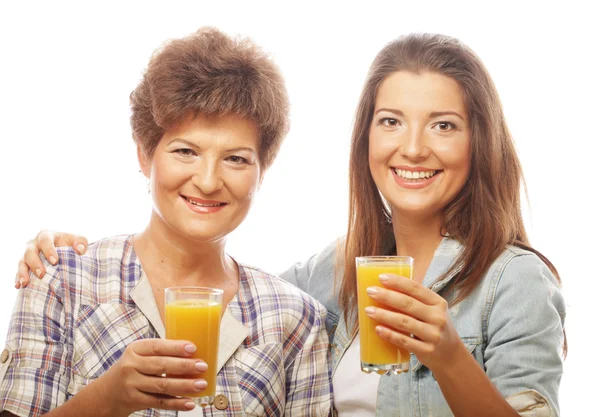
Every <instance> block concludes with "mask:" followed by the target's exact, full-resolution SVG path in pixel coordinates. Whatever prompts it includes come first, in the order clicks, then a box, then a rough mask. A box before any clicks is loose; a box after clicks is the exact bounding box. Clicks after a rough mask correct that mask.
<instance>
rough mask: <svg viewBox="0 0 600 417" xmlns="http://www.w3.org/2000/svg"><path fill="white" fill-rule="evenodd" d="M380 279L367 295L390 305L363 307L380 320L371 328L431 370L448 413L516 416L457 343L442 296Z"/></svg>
mask: <svg viewBox="0 0 600 417" xmlns="http://www.w3.org/2000/svg"><path fill="white" fill-rule="evenodd" d="M380 279H381V282H382V283H383V284H384V285H385V287H386V288H388V289H376V291H374V292H373V291H372V290H371V289H370V290H371V292H370V293H369V295H370V297H372V298H373V299H375V300H377V301H379V302H382V303H384V304H385V305H387V306H389V307H391V308H392V310H387V309H381V308H374V307H368V308H367V314H368V315H369V316H370V317H371V318H373V319H374V320H377V321H378V322H380V323H382V324H383V325H384V326H377V328H376V330H377V332H378V334H379V336H380V337H382V338H383V339H385V340H388V341H390V342H391V343H393V344H395V345H397V346H398V347H401V348H404V349H407V350H409V351H410V352H413V353H414V354H415V355H417V358H419V360H420V361H421V363H423V365H425V366H427V367H428V368H429V369H430V370H431V372H432V373H433V374H434V376H435V378H436V380H437V382H438V385H439V387H440V389H441V391H442V394H443V395H444V398H445V399H446V402H447V403H448V406H449V407H450V409H451V410H452V413H453V415H455V416H456V417H479V416H486V417H518V414H517V413H516V412H515V410H514V409H513V408H512V407H511V406H510V404H509V403H508V402H507V401H506V400H505V399H504V396H503V395H502V394H501V393H500V392H499V391H498V389H497V388H496V387H495V386H494V384H493V383H492V381H491V380H490V378H489V377H488V376H487V375H486V374H485V372H484V371H483V370H482V369H481V367H480V366H479V364H478V363H477V361H476V360H475V358H473V355H471V354H470V353H469V351H468V350H467V349H466V347H465V346H464V344H463V343H462V341H461V339H460V337H459V335H458V333H457V332H456V330H455V329H454V326H453V324H452V321H451V319H450V316H449V313H448V304H447V302H446V300H445V299H444V298H442V297H441V296H440V295H438V294H437V293H435V292H433V291H431V290H430V289H429V288H426V287H424V286H423V285H421V284H420V283H418V282H415V281H412V280H408V279H405V278H402V277H399V276H397V275H382V276H381V278H380ZM411 334H412V335H414V337H411V336H410V335H411Z"/></svg>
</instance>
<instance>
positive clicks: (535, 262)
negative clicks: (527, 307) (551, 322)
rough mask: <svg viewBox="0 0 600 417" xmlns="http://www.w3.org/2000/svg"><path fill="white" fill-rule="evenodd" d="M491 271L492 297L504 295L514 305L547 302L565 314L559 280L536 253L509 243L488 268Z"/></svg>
mask: <svg viewBox="0 0 600 417" xmlns="http://www.w3.org/2000/svg"><path fill="white" fill-rule="evenodd" d="M490 274H491V275H492V277H491V290H492V291H491V294H490V297H491V298H492V301H497V300H498V299H500V298H505V299H507V300H511V304H513V305H516V304H517V303H536V302H549V303H550V304H552V305H554V306H555V308H556V309H558V310H559V312H560V314H561V316H564V310H565V304H564V300H563V297H562V294H561V290H560V282H559V281H558V278H557V277H556V276H555V275H554V274H553V273H552V271H551V270H550V268H549V267H548V265H546V263H545V262H544V261H543V260H542V259H541V258H540V257H539V256H538V255H537V254H535V253H533V252H531V251H529V250H526V249H522V248H518V247H515V246H508V247H507V248H506V249H505V250H504V251H503V252H502V254H501V255H500V256H499V257H498V259H497V260H496V261H495V262H494V265H493V266H492V268H490Z"/></svg>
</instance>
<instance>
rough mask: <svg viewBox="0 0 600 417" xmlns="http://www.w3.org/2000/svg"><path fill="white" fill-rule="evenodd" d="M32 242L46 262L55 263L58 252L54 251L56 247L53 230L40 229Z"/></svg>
mask: <svg viewBox="0 0 600 417" xmlns="http://www.w3.org/2000/svg"><path fill="white" fill-rule="evenodd" d="M34 244H35V246H36V250H37V252H38V253H39V252H42V253H43V254H44V256H45V257H46V259H47V260H48V262H50V263H51V264H52V265H56V262H57V261H58V254H57V253H56V247H55V246H54V232H52V231H50V230H42V231H41V232H39V233H38V234H37V236H36V238H35V242H34Z"/></svg>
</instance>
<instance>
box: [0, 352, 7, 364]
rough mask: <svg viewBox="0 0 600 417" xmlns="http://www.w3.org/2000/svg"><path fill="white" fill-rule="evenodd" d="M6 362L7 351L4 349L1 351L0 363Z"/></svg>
mask: <svg viewBox="0 0 600 417" xmlns="http://www.w3.org/2000/svg"><path fill="white" fill-rule="evenodd" d="M7 360H8V349H4V350H3V351H2V355H0V362H2V363H5V362H6V361H7Z"/></svg>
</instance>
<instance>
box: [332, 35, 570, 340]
mask: <svg viewBox="0 0 600 417" xmlns="http://www.w3.org/2000/svg"><path fill="white" fill-rule="evenodd" d="M397 71H409V72H413V73H416V74H419V73H423V72H433V73H437V74H441V75H444V76H447V77H450V78H452V79H453V80H455V81H456V82H457V83H458V84H459V85H460V86H461V88H462V92H463V96H464V101H465V105H466V108H467V112H468V120H469V121H470V134H471V135H470V136H471V145H470V146H471V170H470V173H469V177H468V179H467V181H466V183H465V186H464V187H463V189H462V190H461V191H460V192H459V194H458V195H457V196H456V197H455V198H454V200H453V201H452V202H451V203H449V204H448V206H447V207H446V209H445V218H444V224H443V230H444V231H445V232H446V233H447V234H448V235H449V236H451V237H452V238H453V239H456V240H458V241H459V242H460V243H462V244H463V245H464V250H463V251H462V253H461V254H460V256H459V257H458V259H457V260H456V264H455V266H459V265H460V266H462V267H461V268H460V269H459V272H458V273H457V275H456V276H455V277H454V279H453V280H452V281H451V283H450V284H449V286H451V288H455V289H456V290H457V297H456V298H455V299H454V300H453V303H458V302H460V301H461V300H463V299H465V298H466V297H467V296H468V295H469V294H470V293H471V292H472V291H473V290H474V289H475V287H476V286H477V284H478V283H479V282H480V280H481V279H482V278H483V276H484V274H485V272H486V271H487V269H488V268H489V267H490V265H491V264H492V263H493V262H494V260H495V259H496V258H497V257H498V256H499V255H500V253H501V252H502V251H503V250H504V249H505V247H506V246H507V245H515V246H518V247H520V248H524V249H527V250H530V251H532V252H534V253H535V254H537V255H538V256H539V257H540V259H542V261H543V262H544V263H545V264H546V265H547V266H548V268H549V269H550V270H551V271H552V273H553V274H554V275H555V276H556V277H557V279H559V280H560V278H559V276H558V273H557V271H556V268H554V266H553V265H552V263H551V262H550V261H549V260H548V259H546V258H545V257H544V256H543V255H542V254H540V253H539V252H537V251H536V250H534V249H532V248H531V247H530V246H529V240H528V238H527V233H526V231H525V226H524V223H523V218H522V215H521V204H520V202H521V198H520V187H521V184H523V185H524V180H523V172H522V169H521V164H520V163H519V159H518V157H517V152H516V150H515V147H514V144H513V140H512V137H511V135H510V133H509V131H508V127H507V125H506V122H505V119H504V115H503V112H502V105H501V103H500V98H499V96H498V93H497V91H496V87H495V86H494V83H493V81H492V79H491V77H490V75H489V74H488V72H487V70H486V69H485V67H484V65H483V63H482V62H481V60H480V59H479V58H478V57H477V55H475V53H474V52H473V51H472V50H471V49H469V48H468V47H467V46H466V45H464V44H463V43H461V42H460V41H458V40H457V39H454V38H451V37H448V36H444V35H436V34H411V35H406V36H402V37H400V38H398V39H396V40H394V41H392V42H390V43H389V44H388V45H386V46H385V47H384V48H383V49H382V50H381V51H380V52H379V54H378V55H377V56H376V58H375V60H374V61H373V64H372V65H371V68H370V71H369V74H368V76H367V80H366V82H365V85H364V87H363V90H362V94H361V97H360V101H359V104H358V108H357V111H356V118H355V122H354V129H353V132H352V145H351V151H350V170H349V174H350V205H349V211H350V213H349V220H348V233H347V237H346V243H345V247H344V248H343V252H341V253H340V252H338V261H339V264H340V265H342V264H343V265H345V268H344V269H343V274H339V275H338V276H340V277H341V292H340V294H339V304H340V306H341V309H342V312H343V314H344V316H345V319H346V323H347V324H348V328H349V329H351V330H352V331H353V332H355V331H356V330H357V326H358V324H357V310H356V269H355V268H354V262H355V258H356V257H357V256H369V255H382V254H389V252H390V251H391V250H392V249H393V248H394V246H395V240H394V232H393V229H392V222H391V213H390V211H389V209H388V207H387V206H386V203H385V202H384V200H383V197H382V196H381V195H380V193H379V190H378V189H377V186H376V185H375V182H374V181H373V178H372V176H371V173H370V171H369V163H368V150H369V129H370V125H371V122H372V118H373V111H374V106H375V98H376V95H377V91H378V88H379V86H380V85H381V83H382V82H383V80H384V79H385V78H386V77H388V76H389V75H390V74H392V73H394V72H397ZM500 179H501V180H500ZM441 232H442V231H441V230H440V233H441ZM452 269H454V268H450V270H452ZM447 274H448V273H447ZM444 278H446V275H445V276H442V277H440V279H444Z"/></svg>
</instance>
